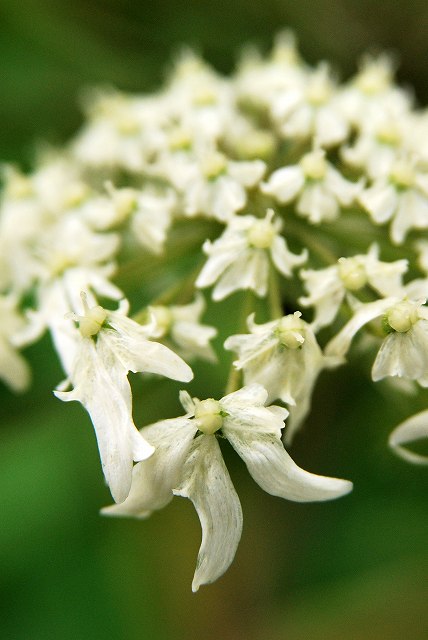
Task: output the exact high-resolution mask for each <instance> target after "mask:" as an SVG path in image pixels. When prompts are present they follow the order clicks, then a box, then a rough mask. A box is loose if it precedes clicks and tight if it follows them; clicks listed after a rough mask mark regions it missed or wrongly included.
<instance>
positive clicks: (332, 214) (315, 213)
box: [296, 182, 340, 224]
mask: <svg viewBox="0 0 428 640" xmlns="http://www.w3.org/2000/svg"><path fill="white" fill-rule="evenodd" d="M296 208H297V212H298V213H299V214H300V215H302V216H305V217H307V218H308V219H309V222H312V224H319V223H320V222H322V221H324V220H326V221H327V222H330V221H331V220H334V219H335V218H337V216H338V215H339V210H340V209H339V204H338V202H337V200H336V198H335V196H334V195H333V194H332V193H331V191H329V190H328V189H327V188H326V186H325V185H324V184H323V183H321V182H314V183H312V184H307V185H306V186H305V188H304V190H303V192H302V195H301V196H300V198H299V200H298V203H297V207H296Z"/></svg>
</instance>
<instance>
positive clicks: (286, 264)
mask: <svg viewBox="0 0 428 640" xmlns="http://www.w3.org/2000/svg"><path fill="white" fill-rule="evenodd" d="M271 256H272V262H273V263H274V265H275V267H276V268H277V269H278V271H280V273H282V275H284V276H286V277H290V276H291V275H292V273H291V272H292V269H294V267H297V266H299V265H301V264H303V263H304V262H306V260H307V258H308V252H307V250H306V249H303V251H302V253H300V254H296V253H291V251H290V250H289V248H288V246H287V243H286V241H285V239H284V238H283V237H282V236H278V235H276V236H275V237H274V239H273V242H272V246H271Z"/></svg>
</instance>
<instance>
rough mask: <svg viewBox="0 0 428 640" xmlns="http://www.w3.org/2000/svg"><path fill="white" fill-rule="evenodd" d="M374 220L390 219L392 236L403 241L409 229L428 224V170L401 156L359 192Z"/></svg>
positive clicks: (397, 240)
mask: <svg viewBox="0 0 428 640" xmlns="http://www.w3.org/2000/svg"><path fill="white" fill-rule="evenodd" d="M359 201H360V203H361V205H362V206H363V207H364V208H365V209H366V210H367V211H368V212H369V214H370V215H371V217H372V219H373V221H374V222H375V223H376V224H384V223H385V222H388V221H389V220H391V221H392V222H391V238H392V241H393V242H394V243H396V244H402V242H403V241H404V239H405V237H406V235H407V232H408V231H409V230H410V229H427V228H428V174H427V173H422V172H421V171H418V170H417V169H416V168H415V167H414V163H413V162H410V161H408V160H406V159H400V160H397V161H396V162H394V163H393V165H392V167H391V170H390V172H389V174H388V175H387V176H381V177H379V178H378V179H376V180H375V182H374V183H373V184H372V186H370V187H369V188H368V189H366V190H365V191H363V192H362V193H361V195H360V196H359Z"/></svg>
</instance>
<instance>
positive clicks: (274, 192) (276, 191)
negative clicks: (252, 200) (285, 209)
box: [261, 166, 305, 203]
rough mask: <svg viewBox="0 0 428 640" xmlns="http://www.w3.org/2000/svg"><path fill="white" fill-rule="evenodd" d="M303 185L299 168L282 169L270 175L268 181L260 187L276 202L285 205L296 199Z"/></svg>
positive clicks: (302, 177) (303, 180)
mask: <svg viewBox="0 0 428 640" xmlns="http://www.w3.org/2000/svg"><path fill="white" fill-rule="evenodd" d="M304 184H305V178H304V175H303V171H302V169H301V168H300V167H299V166H292V167H283V168H282V169H277V171H274V172H273V173H272V175H271V176H270V178H269V180H268V181H267V182H264V183H263V184H262V185H261V190H262V191H263V193H266V194H268V195H270V196H273V197H274V198H276V199H277V200H278V202H281V203H286V202H290V201H291V200H293V198H295V197H296V195H297V194H298V193H299V191H300V190H301V188H302V187H303V185H304Z"/></svg>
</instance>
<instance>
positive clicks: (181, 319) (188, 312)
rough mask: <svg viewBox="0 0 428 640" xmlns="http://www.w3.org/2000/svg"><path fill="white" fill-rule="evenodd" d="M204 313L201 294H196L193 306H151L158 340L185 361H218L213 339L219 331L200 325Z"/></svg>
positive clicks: (149, 309) (150, 309)
mask: <svg viewBox="0 0 428 640" xmlns="http://www.w3.org/2000/svg"><path fill="white" fill-rule="evenodd" d="M204 310H205V301H204V298H203V296H202V295H197V296H196V298H195V300H194V301H193V302H192V303H190V304H186V305H171V306H169V307H167V306H161V305H155V306H149V307H148V311H149V312H150V314H151V315H152V316H153V317H154V319H155V321H156V326H157V333H156V339H157V340H161V341H162V342H164V344H166V346H168V347H170V348H171V349H173V350H174V351H175V352H177V353H178V354H179V355H180V356H181V357H182V358H184V359H185V360H186V361H190V360H192V359H193V358H202V359H203V360H208V361H210V362H216V360H217V357H216V355H215V352H214V350H213V348H212V346H211V345H210V340H212V338H214V337H215V336H216V335H217V329H216V328H215V327H210V326H207V325H203V324H200V322H199V319H200V317H201V315H202V314H203V312H204Z"/></svg>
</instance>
